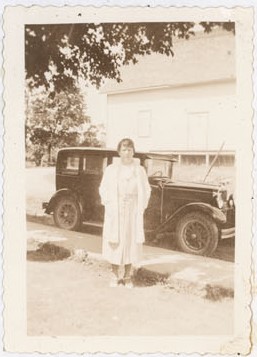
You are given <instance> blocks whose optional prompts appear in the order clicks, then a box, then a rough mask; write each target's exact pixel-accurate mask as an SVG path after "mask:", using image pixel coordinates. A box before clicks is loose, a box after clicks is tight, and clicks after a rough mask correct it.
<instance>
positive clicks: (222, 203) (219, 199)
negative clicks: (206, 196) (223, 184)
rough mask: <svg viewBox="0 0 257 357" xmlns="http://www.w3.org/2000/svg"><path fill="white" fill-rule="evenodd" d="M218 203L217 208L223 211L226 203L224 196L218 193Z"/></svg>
mask: <svg viewBox="0 0 257 357" xmlns="http://www.w3.org/2000/svg"><path fill="white" fill-rule="evenodd" d="M216 202H217V206H218V207H219V208H220V209H221V208H223V206H224V201H223V199H222V195H221V193H218V194H217V196H216Z"/></svg>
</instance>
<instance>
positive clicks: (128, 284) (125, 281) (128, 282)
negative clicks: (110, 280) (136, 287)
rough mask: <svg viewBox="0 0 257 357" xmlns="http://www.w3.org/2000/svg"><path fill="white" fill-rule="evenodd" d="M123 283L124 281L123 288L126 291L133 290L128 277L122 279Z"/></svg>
mask: <svg viewBox="0 0 257 357" xmlns="http://www.w3.org/2000/svg"><path fill="white" fill-rule="evenodd" d="M123 281H124V285H125V288H128V289H132V288H133V283H132V280H131V278H130V277H128V278H124V279H123Z"/></svg>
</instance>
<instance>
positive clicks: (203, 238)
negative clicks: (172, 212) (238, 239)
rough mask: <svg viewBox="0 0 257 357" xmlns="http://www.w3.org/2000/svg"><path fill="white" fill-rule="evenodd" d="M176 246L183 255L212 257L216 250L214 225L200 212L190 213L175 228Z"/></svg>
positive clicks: (216, 241) (216, 231) (217, 234)
mask: <svg viewBox="0 0 257 357" xmlns="http://www.w3.org/2000/svg"><path fill="white" fill-rule="evenodd" d="M176 239H177V245H178V247H179V249H180V250H182V251H183V252H185V253H190V254H196V255H212V254H213V253H214V251H215V249H216V248H217V245H218V240H219V230H218V227H217V225H216V223H215V222H214V221H213V220H212V219H211V217H208V216H207V215H206V214H204V213H201V212H190V213H187V214H185V215H184V216H183V217H181V218H180V220H179V222H178V223H177V226H176Z"/></svg>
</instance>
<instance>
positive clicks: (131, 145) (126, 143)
mask: <svg viewBox="0 0 257 357" xmlns="http://www.w3.org/2000/svg"><path fill="white" fill-rule="evenodd" d="M123 145H124V146H126V147H129V148H132V149H133V151H134V153H135V151H136V150H135V145H134V141H133V140H131V139H129V138H124V139H122V140H121V141H120V142H119V143H118V146H117V151H118V152H119V151H120V149H121V146H123Z"/></svg>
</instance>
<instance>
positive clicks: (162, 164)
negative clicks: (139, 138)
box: [145, 159, 173, 178]
mask: <svg viewBox="0 0 257 357" xmlns="http://www.w3.org/2000/svg"><path fill="white" fill-rule="evenodd" d="M172 166H173V163H172V162H170V161H164V160H157V159H146V160H145V168H146V172H147V175H148V177H149V176H162V177H168V178H172Z"/></svg>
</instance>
